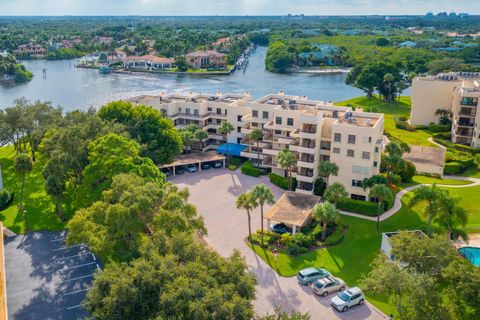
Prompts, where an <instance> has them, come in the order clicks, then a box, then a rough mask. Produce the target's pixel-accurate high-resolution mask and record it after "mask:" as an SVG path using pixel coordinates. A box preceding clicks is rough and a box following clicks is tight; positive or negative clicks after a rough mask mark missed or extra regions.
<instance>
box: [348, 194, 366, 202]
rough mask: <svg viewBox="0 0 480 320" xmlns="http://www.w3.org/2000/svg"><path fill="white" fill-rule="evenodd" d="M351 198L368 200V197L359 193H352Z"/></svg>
mask: <svg viewBox="0 0 480 320" xmlns="http://www.w3.org/2000/svg"><path fill="white" fill-rule="evenodd" d="M350 198H352V199H353V200H362V201H365V200H367V198H366V197H365V196H361V195H359V194H353V193H352V194H351V196H350Z"/></svg>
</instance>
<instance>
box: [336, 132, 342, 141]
mask: <svg viewBox="0 0 480 320" xmlns="http://www.w3.org/2000/svg"><path fill="white" fill-rule="evenodd" d="M334 141H335V142H342V134H341V133H335V134H334Z"/></svg>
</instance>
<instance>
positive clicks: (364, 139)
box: [363, 136, 372, 143]
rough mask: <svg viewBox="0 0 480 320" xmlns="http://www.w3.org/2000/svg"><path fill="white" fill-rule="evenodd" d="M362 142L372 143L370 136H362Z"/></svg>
mask: <svg viewBox="0 0 480 320" xmlns="http://www.w3.org/2000/svg"><path fill="white" fill-rule="evenodd" d="M363 142H364V143H372V137H368V136H364V137H363Z"/></svg>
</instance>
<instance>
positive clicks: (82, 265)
mask: <svg viewBox="0 0 480 320" xmlns="http://www.w3.org/2000/svg"><path fill="white" fill-rule="evenodd" d="M92 264H96V262H89V263H84V264H80V265H78V266H73V267H68V268H63V269H60V270H58V271H64V270H69V269H74V268H80V267H84V266H89V265H92Z"/></svg>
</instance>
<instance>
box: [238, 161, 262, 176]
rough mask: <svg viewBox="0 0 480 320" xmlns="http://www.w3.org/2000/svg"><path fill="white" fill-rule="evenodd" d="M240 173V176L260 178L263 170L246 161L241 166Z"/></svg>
mask: <svg viewBox="0 0 480 320" xmlns="http://www.w3.org/2000/svg"><path fill="white" fill-rule="evenodd" d="M240 171H241V172H242V174H245V175H247V176H251V177H260V176H261V175H262V174H263V170H262V169H259V168H256V167H254V166H253V164H252V162H251V161H246V162H245V163H244V164H242V166H241V167H240Z"/></svg>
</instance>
